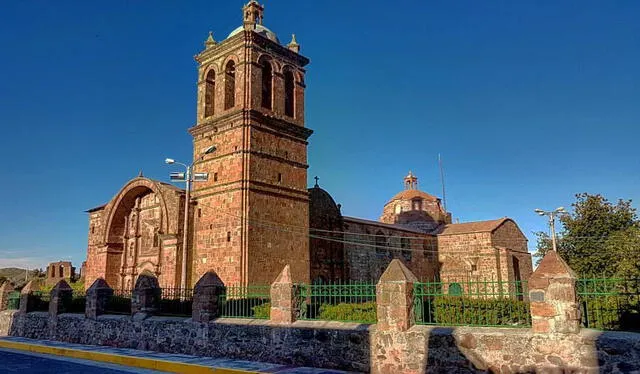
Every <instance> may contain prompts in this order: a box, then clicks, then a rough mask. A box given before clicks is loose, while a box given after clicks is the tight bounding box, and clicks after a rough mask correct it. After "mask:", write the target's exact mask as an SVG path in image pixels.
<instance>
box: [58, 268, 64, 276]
mask: <svg viewBox="0 0 640 374" xmlns="http://www.w3.org/2000/svg"><path fill="white" fill-rule="evenodd" d="M58 276H59V277H60V278H63V277H64V267H62V265H60V268H59V269H58Z"/></svg>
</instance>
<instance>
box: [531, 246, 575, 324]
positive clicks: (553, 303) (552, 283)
mask: <svg viewBox="0 0 640 374" xmlns="http://www.w3.org/2000/svg"><path fill="white" fill-rule="evenodd" d="M529 300H530V301H531V324H532V328H533V332H534V333H543V334H548V333H578V332H579V331H580V309H579V307H578V302H577V292H576V275H575V273H574V272H573V270H571V268H570V267H569V265H567V263H566V262H564V260H563V259H562V258H561V257H560V255H558V253H557V252H555V251H550V252H548V253H547V254H546V255H545V256H544V258H543V259H542V261H541V262H540V265H538V268H537V269H536V271H534V272H533V274H532V275H531V277H530V278H529Z"/></svg>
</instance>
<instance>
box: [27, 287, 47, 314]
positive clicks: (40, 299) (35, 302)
mask: <svg viewBox="0 0 640 374" xmlns="http://www.w3.org/2000/svg"><path fill="white" fill-rule="evenodd" d="M49 301H51V295H50V294H49V293H48V292H42V291H32V292H31V293H30V294H29V299H28V304H29V305H30V306H32V310H33V311H36V312H48V311H49Z"/></svg>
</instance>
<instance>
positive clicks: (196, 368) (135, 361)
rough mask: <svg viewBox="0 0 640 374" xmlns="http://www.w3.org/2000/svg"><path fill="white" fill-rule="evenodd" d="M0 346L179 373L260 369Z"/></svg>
mask: <svg viewBox="0 0 640 374" xmlns="http://www.w3.org/2000/svg"><path fill="white" fill-rule="evenodd" d="M0 348H7V349H15V350H19V351H28V352H34V353H42V354H49V355H54V356H64V357H71V358H77V359H83V360H89V361H98V362H104V363H109V364H116V365H124V366H130V367H136V368H140V369H150V370H159V371H168V372H171V373H181V374H199V373H213V374H260V373H263V372H260V371H250V370H241V369H228V368H216V367H210V366H202V365H196V364H189V363H185V362H177V361H165V360H158V359H149V358H144V357H134V356H123V355H117V354H112V353H102V352H92V351H84V350H81V349H72V348H65V347H50V346H46V345H39V344H28V343H21V342H12V341H6V340H0Z"/></svg>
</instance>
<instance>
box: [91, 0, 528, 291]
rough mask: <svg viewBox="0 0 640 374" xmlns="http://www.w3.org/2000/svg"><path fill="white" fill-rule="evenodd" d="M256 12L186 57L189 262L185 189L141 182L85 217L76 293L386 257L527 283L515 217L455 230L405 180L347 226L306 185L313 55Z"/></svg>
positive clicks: (307, 278) (352, 270)
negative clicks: (192, 75) (374, 214)
mask: <svg viewBox="0 0 640 374" xmlns="http://www.w3.org/2000/svg"><path fill="white" fill-rule="evenodd" d="M263 13H264V8H263V7H262V6H261V5H260V4H259V3H258V2H256V1H255V0H252V1H250V2H249V3H248V4H246V5H245V6H244V7H243V12H242V16H243V24H242V25H241V26H240V27H238V28H237V29H235V30H234V31H232V32H231V33H230V34H229V36H228V37H227V38H226V39H224V40H223V41H221V42H216V41H215V40H214V38H213V36H212V35H211V34H210V35H209V37H208V38H207V40H206V41H205V48H204V50H203V51H201V52H200V53H199V54H198V55H197V56H196V57H195V59H196V61H197V63H198V81H197V92H198V94H197V116H196V118H197V119H196V123H195V125H194V126H193V127H191V128H190V129H189V133H190V134H191V135H192V137H193V169H194V172H196V173H208V176H209V178H208V180H207V181H202V182H200V181H199V182H195V183H194V187H193V189H192V191H191V198H190V201H189V204H190V205H189V207H190V212H191V214H190V216H189V217H188V224H187V226H188V227H189V229H188V235H187V238H188V239H187V242H186V249H187V250H186V253H187V256H186V258H182V253H183V247H184V246H185V243H183V227H184V226H185V225H184V216H183V211H184V204H185V203H186V201H185V192H184V190H183V189H180V188H177V187H175V186H173V185H170V184H167V183H163V182H160V181H155V180H152V179H149V178H146V177H144V176H142V175H140V176H138V177H137V178H134V179H133V180H131V181H129V182H128V183H127V184H126V185H125V186H124V187H123V188H122V189H121V190H120V191H119V192H118V193H117V194H116V195H115V196H114V197H113V198H112V199H111V201H109V202H108V203H107V204H105V205H103V206H100V207H97V208H94V209H91V210H89V211H88V214H89V235H88V236H89V241H88V248H87V261H86V270H85V272H86V274H85V280H86V284H87V285H90V284H91V283H92V282H93V281H94V280H95V279H97V278H98V277H102V278H104V279H105V280H106V281H107V282H108V283H109V284H110V285H111V286H112V287H114V288H124V289H127V288H131V287H132V285H133V284H135V280H136V277H137V276H138V275H139V274H140V273H142V272H151V273H153V274H155V275H157V276H158V279H159V282H160V284H161V286H163V287H180V286H181V284H180V279H181V277H182V274H181V271H182V270H181V269H182V264H183V263H184V262H186V269H187V274H186V278H187V279H188V282H187V287H191V286H192V285H193V284H194V283H195V282H196V281H197V280H198V279H199V278H200V277H201V276H202V275H203V274H204V273H205V272H207V271H209V270H214V271H215V272H216V273H217V274H218V275H219V276H220V278H221V279H222V280H223V281H224V282H225V283H226V284H269V283H271V282H272V281H273V280H274V279H275V277H276V276H277V274H278V273H279V272H280V271H281V270H282V268H283V267H284V266H285V265H287V264H288V265H290V267H291V274H292V277H293V279H294V281H296V282H331V281H348V280H354V281H355V280H358V281H364V280H367V281H369V280H376V279H377V277H379V275H380V274H381V271H382V269H384V267H386V265H387V264H388V263H389V262H390V261H391V259H393V258H400V259H401V260H402V261H404V262H405V263H406V264H407V265H408V266H409V268H410V269H411V270H412V271H414V273H416V274H417V275H418V276H420V277H422V278H425V279H432V278H436V277H441V276H443V275H445V274H455V273H457V272H462V273H465V274H471V275H474V274H475V275H477V276H485V275H486V276H488V275H489V274H491V275H492V276H494V277H496V278H501V279H504V280H513V279H526V278H528V275H529V274H530V273H531V257H530V255H529V254H528V253H527V244H526V243H527V242H526V238H525V237H524V235H523V234H522V232H520V230H519V229H518V228H517V225H516V224H515V222H513V221H512V220H510V219H506V218H504V219H501V220H496V221H486V222H477V223H463V224H452V223H451V214H450V213H448V212H446V211H445V210H444V209H443V207H442V204H441V201H440V199H438V198H436V197H434V196H431V195H429V194H427V193H425V192H422V191H419V190H418V189H417V178H416V177H415V176H414V175H413V174H411V173H410V174H409V175H408V176H407V177H406V178H405V189H404V190H403V191H401V192H400V193H399V194H397V195H396V196H395V197H394V198H392V199H391V200H390V201H389V202H388V203H387V204H386V205H385V206H384V208H383V212H382V216H381V217H380V220H379V221H370V220H363V219H359V218H353V217H345V216H343V215H342V213H341V211H340V206H339V205H337V204H336V203H335V201H334V200H333V198H332V197H331V196H330V194H329V193H327V192H326V191H324V190H323V189H321V188H320V187H319V186H318V185H317V183H316V185H315V186H314V187H312V188H310V189H307V168H308V164H307V145H308V139H309V137H310V136H311V134H312V132H313V131H312V130H310V129H308V128H307V127H305V120H304V117H305V110H304V97H305V89H306V85H305V74H306V71H305V66H306V65H307V64H308V63H309V60H308V59H307V58H306V57H304V56H302V55H301V54H300V45H299V44H298V43H297V42H296V39H295V36H293V38H292V40H291V42H290V43H289V44H287V45H282V44H281V43H280V41H279V40H278V38H277V36H276V34H275V33H273V32H272V31H271V30H269V29H268V28H266V27H265V26H264V25H263ZM212 146H214V147H215V152H213V153H209V152H205V150H207V149H210V147H212ZM465 225H466V226H465ZM514 259H515V260H514Z"/></svg>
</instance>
